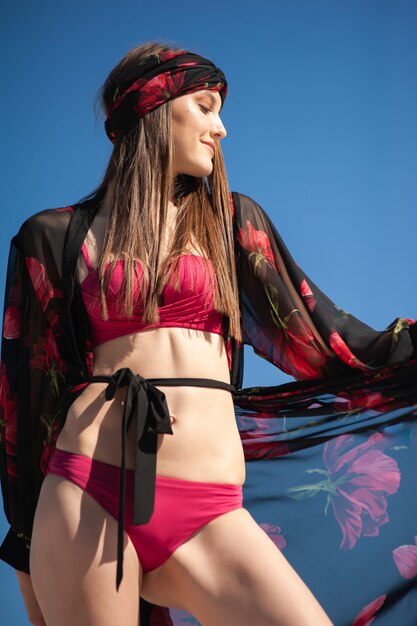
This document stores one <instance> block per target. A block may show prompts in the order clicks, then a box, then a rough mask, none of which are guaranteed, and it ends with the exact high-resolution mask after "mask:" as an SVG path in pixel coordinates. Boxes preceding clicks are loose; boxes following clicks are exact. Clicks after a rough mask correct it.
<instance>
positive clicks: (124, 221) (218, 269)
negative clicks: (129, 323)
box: [94, 42, 241, 340]
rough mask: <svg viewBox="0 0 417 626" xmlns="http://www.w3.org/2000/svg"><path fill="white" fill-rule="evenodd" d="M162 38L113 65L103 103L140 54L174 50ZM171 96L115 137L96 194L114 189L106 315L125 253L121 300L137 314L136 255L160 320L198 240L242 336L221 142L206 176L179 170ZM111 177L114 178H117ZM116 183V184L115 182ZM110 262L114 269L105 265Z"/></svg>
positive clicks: (106, 253)
mask: <svg viewBox="0 0 417 626" xmlns="http://www.w3.org/2000/svg"><path fill="white" fill-rule="evenodd" d="M175 49H176V48H173V47H172V46H169V47H168V46H166V45H164V44H162V43H159V42H150V43H146V44H143V45H141V46H138V47H136V48H133V49H132V50H130V51H129V52H128V53H127V54H126V55H125V56H124V57H123V59H122V60H121V61H120V62H119V63H118V64H117V65H116V67H115V68H114V69H113V70H112V71H111V72H110V74H109V76H108V78H107V80H106V81H105V83H104V85H103V87H102V91H101V100H102V106H103V108H104V110H107V109H108V107H109V105H110V104H111V102H112V101H113V98H114V95H115V93H116V90H117V87H118V85H119V84H120V83H124V82H126V81H130V80H131V81H132V82H133V81H134V80H135V78H136V74H137V68H138V66H139V64H140V63H141V61H143V59H144V58H145V57H147V56H149V55H152V54H159V53H161V52H167V51H169V50H175ZM172 155H173V140H172V132H171V102H170V101H168V102H166V103H165V104H163V105H161V106H159V107H158V108H156V109H155V110H153V111H151V112H149V113H147V114H146V115H145V116H144V117H142V118H140V119H138V121H137V125H136V126H135V127H134V128H133V129H132V130H130V131H129V132H127V133H120V135H119V136H118V138H117V139H116V142H115V144H114V148H113V152H112V155H111V157H110V160H109V163H108V166H107V169H106V172H105V175H104V178H103V181H102V183H101V184H100V186H99V187H98V189H97V190H96V192H95V193H94V196H95V197H97V198H102V197H104V194H105V193H106V191H107V190H108V191H109V196H110V198H109V200H110V213H109V220H108V224H107V229H106V235H105V239H104V245H103V249H102V251H101V255H100V261H99V277H100V294H101V302H102V307H103V316H104V317H105V318H107V304H106V295H105V294H106V292H107V288H108V285H109V281H110V277H111V272H112V271H113V269H114V267H115V265H116V262H117V260H118V259H120V258H123V259H124V275H123V284H122V292H121V303H122V307H123V311H124V312H125V313H126V315H128V316H131V315H132V314H133V306H134V299H133V284H134V276H135V272H136V271H137V260H139V261H140V263H141V265H142V267H143V272H144V273H143V277H144V280H142V281H141V282H140V283H139V284H140V285H141V293H140V294H139V297H140V299H141V301H142V302H143V319H144V320H146V321H148V322H150V323H153V322H157V321H158V319H159V313H158V301H159V298H160V295H161V294H162V292H163V289H164V286H165V284H166V282H167V279H168V276H169V272H168V271H167V270H168V268H169V267H170V266H171V265H172V264H173V263H174V261H175V259H176V258H178V257H179V256H180V255H181V254H183V253H185V252H186V251H187V246H189V245H190V243H191V242H192V244H193V247H197V249H198V250H199V252H201V254H202V255H203V256H205V257H206V258H208V259H211V261H212V263H213V268H214V274H215V282H216V284H215V285H212V287H213V288H214V289H215V300H214V305H215V307H216V309H217V310H219V311H220V312H221V313H223V314H224V315H226V316H227V317H228V318H229V334H230V335H232V336H233V337H235V338H236V339H238V340H241V330H240V311H239V300H238V287H237V278H236V269H235V261H234V244H233V234H232V219H231V206H230V198H229V188H228V183H227V176H226V171H225V166H224V161H223V156H222V152H221V150H220V147H219V146H218V145H217V146H216V152H215V155H214V160H213V171H212V173H211V174H210V175H209V176H208V177H207V179H204V178H195V177H191V176H186V175H182V176H178V177H177V178H176V180H175V181H174V176H173V165H172V163H173V158H172ZM110 183H111V185H110ZM109 185H110V187H109ZM169 200H173V201H174V202H175V204H176V206H177V209H178V212H177V218H176V225H175V229H174V232H173V236H172V237H171V238H170V240H169V241H168V247H167V249H168V254H166V249H165V250H164V246H165V243H164V242H165V241H166V227H167V217H168V202H169ZM108 266H110V271H106V267H108Z"/></svg>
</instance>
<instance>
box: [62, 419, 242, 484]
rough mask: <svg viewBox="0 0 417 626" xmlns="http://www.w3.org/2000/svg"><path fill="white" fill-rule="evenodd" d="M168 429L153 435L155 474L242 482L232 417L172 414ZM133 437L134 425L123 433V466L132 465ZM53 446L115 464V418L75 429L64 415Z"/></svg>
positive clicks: (119, 444) (117, 425) (117, 455)
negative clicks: (215, 417)
mask: <svg viewBox="0 0 417 626" xmlns="http://www.w3.org/2000/svg"><path fill="white" fill-rule="evenodd" d="M172 430H173V433H172V435H171V434H165V435H158V443H157V455H156V472H157V474H160V475H163V476H171V477H173V478H182V479H188V480H203V481H204V480H209V481H213V482H228V483H234V484H242V483H243V481H244V474H245V471H244V457H243V449H242V444H241V440H240V436H239V432H238V429H237V426H236V422H235V419H234V415H233V416H232V415H230V414H229V415H227V414H226V413H225V414H223V415H222V416H221V419H210V418H209V417H208V416H207V415H206V416H205V419H202V417H201V415H194V416H193V417H191V416H179V417H177V416H176V417H174V421H173V423H172ZM136 447H137V438H136V433H135V431H134V429H133V428H132V429H129V431H128V433H127V436H126V467H127V468H128V469H134V468H135V464H136V458H135V455H136ZM57 448H60V449H63V450H67V451H69V452H73V453H75V454H82V455H84V456H86V457H89V458H92V459H95V460H98V461H101V462H103V463H109V464H110V465H116V466H120V462H121V448H122V440H121V428H120V420H118V423H117V422H116V420H108V421H103V422H102V423H101V424H100V426H99V427H96V426H95V425H92V426H88V427H83V428H80V423H79V421H77V419H74V417H73V416H71V415H69V419H67V421H66V423H65V425H64V428H63V429H62V431H61V433H60V435H59V437H58V440H57Z"/></svg>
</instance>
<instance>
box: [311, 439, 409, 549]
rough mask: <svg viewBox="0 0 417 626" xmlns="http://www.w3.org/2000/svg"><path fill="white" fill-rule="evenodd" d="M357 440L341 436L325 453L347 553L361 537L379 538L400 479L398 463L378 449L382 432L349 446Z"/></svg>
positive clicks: (335, 512) (327, 446)
mask: <svg viewBox="0 0 417 626" xmlns="http://www.w3.org/2000/svg"><path fill="white" fill-rule="evenodd" d="M354 439H355V438H354V437H353V436H351V435H341V436H340V437H336V438H335V439H333V440H332V441H328V442H327V443H326V444H325V446H324V451H323V460H324V462H325V465H326V467H327V469H328V475H329V480H331V481H332V483H333V485H334V487H335V492H334V495H333V496H332V497H331V504H332V508H333V512H334V514H335V517H336V519H337V521H338V523H339V524H340V527H341V529H342V533H343V539H342V542H341V545H340V547H341V548H342V549H344V550H350V549H352V548H353V547H354V546H355V544H356V542H357V540H358V539H359V537H360V536H361V535H363V536H365V537H375V536H377V535H379V528H380V527H381V526H382V525H383V524H386V523H387V522H388V521H389V517H388V512H387V496H389V495H392V494H394V493H395V492H396V491H397V490H398V488H399V486H400V479H401V475H400V470H399V468H398V465H397V462H396V461H395V460H394V459H393V458H391V457H390V456H388V455H387V454H385V453H384V452H382V451H381V450H380V449H378V447H382V445H383V442H382V440H383V435H381V433H374V434H373V435H371V436H370V437H369V439H368V440H367V441H365V442H364V443H362V444H360V445H358V446H354V447H350V445H351V444H352V443H353V442H354ZM381 444H382V445H381ZM349 448H350V449H349Z"/></svg>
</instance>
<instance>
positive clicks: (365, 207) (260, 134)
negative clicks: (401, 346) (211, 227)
mask: <svg viewBox="0 0 417 626" xmlns="http://www.w3.org/2000/svg"><path fill="white" fill-rule="evenodd" d="M0 24H1V32H0V35H1V37H0V40H1V55H0V59H1V83H2V90H1V91H2V97H1V101H0V119H1V135H2V140H3V142H2V143H3V148H2V156H3V160H2V167H1V172H0V174H1V177H2V186H1V189H2V227H1V230H0V238H1V240H0V243H1V257H0V276H1V277H2V278H1V280H2V281H3V277H4V270H5V263H6V258H7V249H8V242H9V240H10V238H11V236H12V235H13V234H14V233H15V232H16V231H17V229H18V227H19V225H20V223H21V222H22V221H23V220H24V219H25V218H26V217H27V216H28V215H30V214H32V213H34V212H36V211H39V210H41V209H44V208H47V207H57V206H65V205H68V204H70V203H72V202H74V201H76V200H78V199H79V198H81V197H82V196H84V195H86V194H87V193H88V192H89V191H90V190H92V189H93V188H94V187H95V186H96V185H97V183H98V182H99V180H100V177H101V175H102V173H103V170H104V166H105V163H106V161H107V159H108V157H109V154H110V144H109V142H108V140H107V139H106V137H105V135H104V132H103V119H102V117H101V116H99V117H97V118H96V116H95V114H94V102H95V99H96V94H97V91H98V89H99V87H100V85H101V84H102V82H103V81H104V79H105V78H106V76H107V74H108V72H109V70H110V69H111V68H112V67H113V66H114V65H115V63H116V62H117V61H118V60H119V59H120V58H121V57H122V56H123V54H124V53H125V52H126V50H127V49H128V48H130V47H133V46H135V45H138V44H139V43H142V42H144V41H148V40H151V39H163V40H170V41H172V42H173V43H175V44H177V45H180V46H183V47H185V48H188V49H191V50H194V51H196V52H199V53H200V54H202V55H204V56H207V57H209V58H210V59H212V60H213V61H214V62H215V63H216V64H217V65H219V66H220V67H221V68H222V69H223V70H224V72H225V73H226V76H227V77H228V81H229V89H230V90H229V96H228V99H227V101H226V106H225V108H224V113H223V121H224V123H225V125H226V127H227V130H228V137H227V139H226V140H225V141H224V142H223V147H224V152H225V157H226V164H227V168H228V174H229V179H230V186H231V189H233V190H236V191H240V192H242V193H245V194H248V195H250V196H252V197H253V198H254V199H255V200H257V201H258V202H259V203H260V204H261V205H262V206H263V207H264V208H265V209H266V210H267V212H268V213H269V214H270V216H271V217H272V219H273V221H274V222H275V224H276V226H277V228H278V230H279V231H280V232H281V234H282V235H283V237H284V240H285V241H286V243H287V245H288V247H289V248H290V250H291V251H292V253H293V255H294V257H295V259H296V260H297V262H298V264H299V265H300V266H301V267H303V269H304V270H305V271H306V272H307V273H308V274H309V275H310V276H311V277H312V279H313V280H314V281H315V282H316V283H317V284H318V285H319V286H320V287H321V288H322V289H323V290H324V291H325V293H327V294H328V295H329V296H330V297H331V298H332V299H333V300H334V301H335V302H336V303H337V304H338V305H339V306H341V307H342V308H344V309H347V310H349V311H350V312H351V313H353V314H355V315H356V316H358V317H359V318H361V319H362V320H364V321H366V322H367V323H368V324H370V325H371V326H373V327H375V328H378V329H382V328H385V327H386V326H387V325H388V324H389V323H390V322H391V321H392V320H393V319H394V318H395V317H397V316H405V317H415V316H416V315H417V293H416V282H415V273H416V272H415V268H416V265H417V252H416V235H417V218H416V205H417V182H416V180H417V179H416V173H417V115H416V113H417V2H416V1H407V0H390V1H387V0H353V1H350V0H328V1H326V0H287V1H284V0H269V1H266V0H256V2H248V1H247V0H232V1H229V2H225V0H210V2H204V3H201V2H196V1H195V0H188V1H186V0H176V1H175V2H174V1H167V0H160V1H159V2H158V3H156V2H152V3H144V2H139V1H133V0H119V1H118V2H116V1H114V2H110V1H109V0H72V1H71V2H57V1H56V0H54V1H52V0H49V1H48V0H36V2H32V1H30V0H19V2H16V1H14V0H3V2H2V5H1V9H0ZM0 289H1V290H3V282H2V284H1V285H0ZM246 356H247V362H246V375H245V384H247V385H251V384H277V383H279V382H281V381H282V382H283V381H285V380H287V377H286V376H285V375H283V374H282V373H281V372H279V371H278V370H276V369H275V368H272V367H271V366H269V365H268V364H266V363H264V362H263V361H262V360H261V359H258V358H256V359H255V358H253V357H252V356H251V354H250V351H249V350H248V351H247V352H246ZM0 526H1V527H0V535H1V536H3V535H4V533H5V530H6V528H7V526H6V523H5V520H4V518H2V520H1V524H0ZM0 590H1V591H0V593H1V602H0V622H1V624H4V625H5V626H6V625H13V626H14V625H17V624H19V625H21V624H22V625H24V624H27V623H28V622H27V619H26V617H25V615H24V609H23V605H22V602H21V600H20V598H19V595H18V590H17V585H16V582H15V578H14V575H13V572H12V570H10V568H8V567H7V566H6V565H4V564H3V563H1V564H0Z"/></svg>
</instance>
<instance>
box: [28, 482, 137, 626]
mask: <svg viewBox="0 0 417 626" xmlns="http://www.w3.org/2000/svg"><path fill="white" fill-rule="evenodd" d="M116 546H117V522H116V520H115V519H114V518H113V517H112V516H111V515H110V514H109V513H108V512H107V511H106V510H105V509H103V507H102V506H101V505H100V504H99V503H98V502H96V501H95V500H94V499H93V498H92V497H91V496H90V495H89V494H87V493H86V492H84V491H83V490H82V489H81V488H80V487H78V486H77V485H74V484H73V483H72V482H70V481H68V480H66V479H64V478H61V477H59V476H56V475H54V474H49V475H48V476H47V477H46V479H45V481H44V484H43V486H42V491H41V494H40V498H39V502H38V506H37V510H36V515H35V523H34V528H33V537H32V545H31V561H30V567H31V577H32V583H33V586H34V589H35V593H36V596H37V599H38V602H39V605H40V607H41V611H42V614H43V616H44V618H45V620H46V623H47V624H48V626H73V625H74V624H77V626H87V625H88V626H114V624H117V625H118V626H137V625H138V623H139V591H140V581H141V576H142V572H141V567H140V563H139V560H138V558H137V555H136V552H135V550H134V548H133V545H132V543H131V542H130V540H128V539H126V541H125V549H124V562H123V567H124V576H123V580H122V583H121V585H120V587H119V591H118V592H117V591H116Z"/></svg>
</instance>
